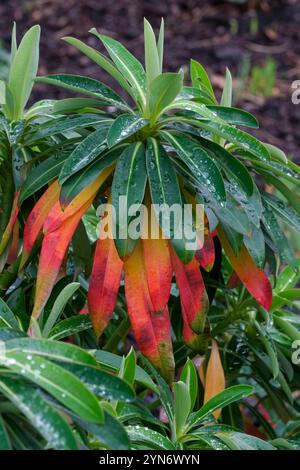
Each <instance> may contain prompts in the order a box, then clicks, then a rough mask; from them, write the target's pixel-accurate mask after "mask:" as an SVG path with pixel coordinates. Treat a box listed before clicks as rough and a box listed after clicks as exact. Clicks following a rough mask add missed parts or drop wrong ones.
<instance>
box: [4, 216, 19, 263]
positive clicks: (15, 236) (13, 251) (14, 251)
mask: <svg viewBox="0 0 300 470" xmlns="http://www.w3.org/2000/svg"><path fill="white" fill-rule="evenodd" d="M18 253H19V221H18V220H16V221H15V224H14V228H13V232H12V242H11V245H10V247H9V253H8V256H7V260H6V262H7V264H12V263H14V262H15V261H16V259H17V257H18Z"/></svg>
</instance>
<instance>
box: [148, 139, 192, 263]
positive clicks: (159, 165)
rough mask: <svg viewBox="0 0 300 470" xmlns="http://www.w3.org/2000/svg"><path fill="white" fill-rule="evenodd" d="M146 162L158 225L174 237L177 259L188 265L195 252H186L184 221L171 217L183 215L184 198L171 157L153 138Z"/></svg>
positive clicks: (166, 234)
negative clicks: (181, 228) (181, 231)
mask: <svg viewBox="0 0 300 470" xmlns="http://www.w3.org/2000/svg"><path fill="white" fill-rule="evenodd" d="M146 162H147V173H148V179H149V185H150V193H151V199H152V203H153V204H154V210H155V213H156V215H157V219H158V222H159V224H160V226H161V228H162V231H163V233H164V235H165V236H166V237H167V238H171V241H172V244H173V246H174V248H175V249H176V253H177V254H178V256H179V257H180V258H181V259H182V260H183V261H184V262H188V261H190V260H191V258H192V257H193V251H191V250H188V249H187V247H186V240H185V238H184V236H183V233H180V230H179V224H180V223H181V221H180V220H176V217H173V218H172V217H171V211H172V210H174V211H175V210H177V211H178V214H180V213H182V212H180V210H182V198H181V193H180V189H179V184H178V181H177V176H176V173H175V169H174V167H173V164H172V162H171V159H170V158H169V156H168V154H167V153H166V151H165V150H164V148H163V147H162V145H161V144H160V143H159V142H158V141H157V140H155V139H153V138H151V139H148V141H147V151H146ZM173 219H174V220H173ZM176 231H177V233H176ZM175 235H176V236H177V238H176V239H175Z"/></svg>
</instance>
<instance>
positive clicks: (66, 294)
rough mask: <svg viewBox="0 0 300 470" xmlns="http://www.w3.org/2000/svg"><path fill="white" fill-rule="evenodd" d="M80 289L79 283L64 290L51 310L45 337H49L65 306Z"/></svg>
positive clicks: (45, 328) (45, 326)
mask: <svg viewBox="0 0 300 470" xmlns="http://www.w3.org/2000/svg"><path fill="white" fill-rule="evenodd" d="M79 287H80V283H79V282H71V283H70V284H68V285H67V286H65V287H64V288H63V290H62V291H61V292H60V293H59V295H58V297H57V298H56V300H55V302H54V305H53V307H52V309H51V312H50V315H49V316H48V318H47V320H46V323H45V325H44V328H43V336H45V337H48V336H49V333H50V330H51V329H52V328H53V326H54V325H55V323H56V322H57V320H58V319H59V317H60V315H61V314H62V313H63V311H64V308H65V306H66V305H67V303H68V301H69V300H70V298H71V297H72V296H73V295H74V293H75V292H76V291H77V290H78V288H79Z"/></svg>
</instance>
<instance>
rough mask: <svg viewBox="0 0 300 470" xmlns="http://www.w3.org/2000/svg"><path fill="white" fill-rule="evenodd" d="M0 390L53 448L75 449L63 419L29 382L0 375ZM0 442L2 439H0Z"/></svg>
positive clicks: (69, 429)
mask: <svg viewBox="0 0 300 470" xmlns="http://www.w3.org/2000/svg"><path fill="white" fill-rule="evenodd" d="M0 390H1V392H2V393H3V394H4V395H5V396H6V397H7V398H8V399H9V400H11V402H12V403H14V405H15V406H16V407H17V408H18V409H19V410H20V411H21V412H22V413H24V415H25V416H26V418H27V419H28V420H29V421H30V422H31V424H32V425H33V426H34V428H35V429H36V430H37V431H38V432H39V433H40V434H41V435H42V436H43V437H44V439H45V440H46V442H47V443H48V444H49V445H50V446H51V447H52V448H53V449H55V450H76V449H77V445H76V440H75V437H74V435H73V432H72V430H71V428H70V426H69V425H68V424H67V422H66V421H65V419H64V418H63V417H62V416H61V415H60V414H59V413H58V412H57V411H56V410H55V409H54V408H52V407H51V406H50V405H49V404H48V403H47V401H46V400H44V398H43V397H42V396H41V394H40V393H39V391H38V390H36V389H34V388H33V387H32V386H30V385H29V384H25V383H22V382H20V381H16V380H13V379H10V378H8V377H3V376H2V377H1V380H0ZM0 442H1V443H2V442H3V440H2V439H1V441H0ZM0 447H1V444H0Z"/></svg>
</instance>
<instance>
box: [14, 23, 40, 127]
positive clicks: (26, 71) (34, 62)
mask: <svg viewBox="0 0 300 470" xmlns="http://www.w3.org/2000/svg"><path fill="white" fill-rule="evenodd" d="M40 31H41V29H40V27H39V26H33V27H32V28H30V30H29V31H27V33H26V34H25V35H24V37H23V39H22V41H21V43H20V45H19V47H18V49H17V51H16V52H15V53H14V59H13V62H12V64H11V68H10V72H9V77H8V88H9V91H10V93H11V95H12V97H13V104H14V108H13V112H12V115H11V117H12V118H13V119H14V120H18V119H21V118H22V116H23V112H24V108H25V106H26V103H27V101H28V98H29V96H30V93H31V90H32V87H33V80H34V78H35V76H36V73H37V68H38V61H39V40H40Z"/></svg>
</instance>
